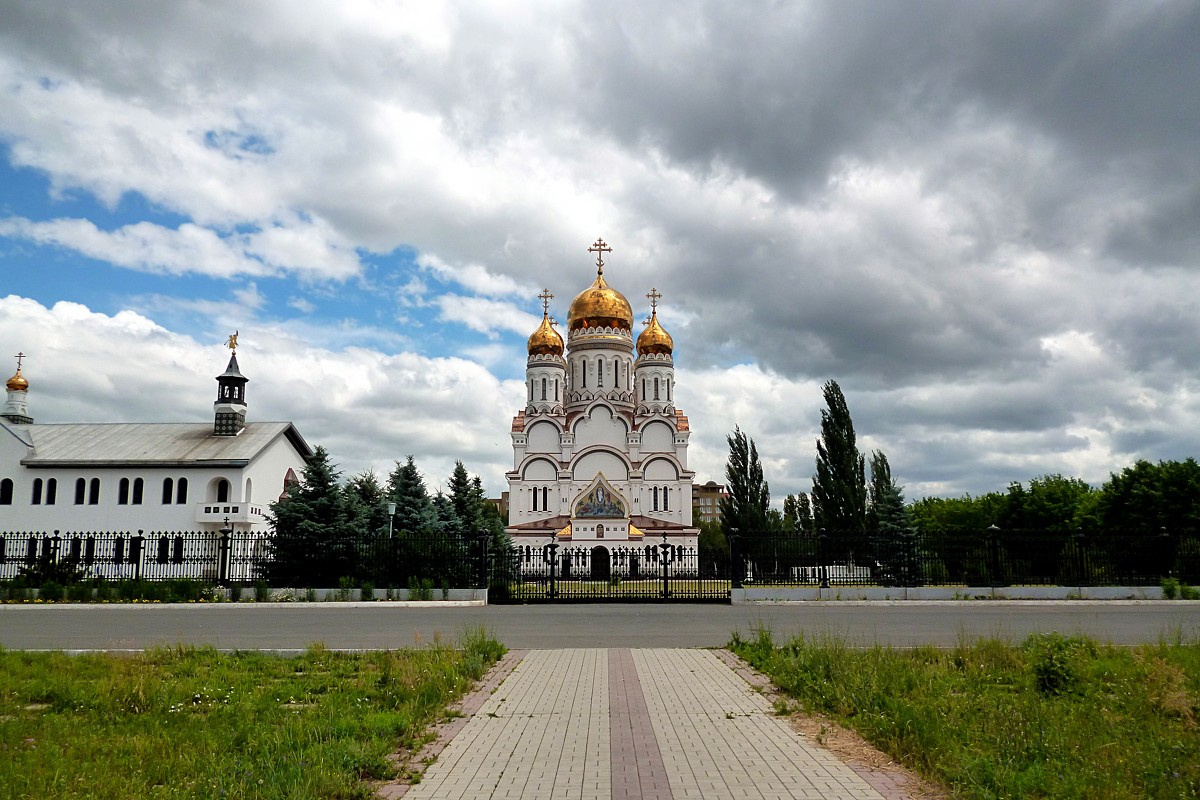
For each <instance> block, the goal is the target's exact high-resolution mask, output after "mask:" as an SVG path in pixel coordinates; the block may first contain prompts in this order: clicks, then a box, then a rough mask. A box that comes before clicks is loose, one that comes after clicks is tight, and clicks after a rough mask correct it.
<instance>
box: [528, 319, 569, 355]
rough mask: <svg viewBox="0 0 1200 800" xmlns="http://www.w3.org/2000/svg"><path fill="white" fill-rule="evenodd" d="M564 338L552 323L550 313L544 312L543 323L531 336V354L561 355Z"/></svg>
mask: <svg viewBox="0 0 1200 800" xmlns="http://www.w3.org/2000/svg"><path fill="white" fill-rule="evenodd" d="M562 354H563V340H562V336H560V335H559V334H558V331H556V330H554V326H553V325H551V324H550V315H549V313H546V312H543V314H542V324H541V325H539V326H538V329H537V330H536V331H534V332H533V333H532V334H531V335H530V337H529V355H531V356H561V355H562Z"/></svg>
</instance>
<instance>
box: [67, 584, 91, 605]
mask: <svg viewBox="0 0 1200 800" xmlns="http://www.w3.org/2000/svg"><path fill="white" fill-rule="evenodd" d="M91 599H92V585H91V584H90V583H73V584H71V585H70V586H68V587H67V600H69V601H71V602H72V603H87V602H89V601H90V600H91Z"/></svg>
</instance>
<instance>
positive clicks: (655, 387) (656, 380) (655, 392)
mask: <svg viewBox="0 0 1200 800" xmlns="http://www.w3.org/2000/svg"><path fill="white" fill-rule="evenodd" d="M654 399H655V400H657V399H658V378H655V379H654Z"/></svg>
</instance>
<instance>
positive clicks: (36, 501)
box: [32, 478, 42, 506]
mask: <svg viewBox="0 0 1200 800" xmlns="http://www.w3.org/2000/svg"><path fill="white" fill-rule="evenodd" d="M32 503H33V505H35V506H40V505H41V504H42V479H41V478H34V479H33V501H32Z"/></svg>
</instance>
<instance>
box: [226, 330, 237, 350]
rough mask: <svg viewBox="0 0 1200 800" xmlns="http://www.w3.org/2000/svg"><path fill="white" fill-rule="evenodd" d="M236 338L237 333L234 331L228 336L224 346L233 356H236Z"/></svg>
mask: <svg viewBox="0 0 1200 800" xmlns="http://www.w3.org/2000/svg"><path fill="white" fill-rule="evenodd" d="M237 337H238V332H237V331H234V332H233V333H232V334H230V336H229V339H227V340H226V341H225V346H226V347H228V348H229V349H230V350H232V351H233V354H234V355H237Z"/></svg>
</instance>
